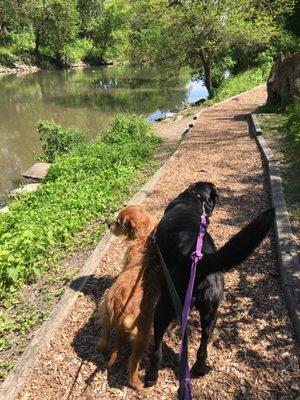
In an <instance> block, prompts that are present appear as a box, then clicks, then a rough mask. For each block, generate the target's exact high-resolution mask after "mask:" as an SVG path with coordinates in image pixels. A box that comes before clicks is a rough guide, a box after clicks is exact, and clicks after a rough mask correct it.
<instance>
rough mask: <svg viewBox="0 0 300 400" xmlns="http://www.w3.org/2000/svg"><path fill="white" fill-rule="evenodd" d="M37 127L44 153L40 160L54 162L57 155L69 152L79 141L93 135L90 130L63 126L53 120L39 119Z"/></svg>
mask: <svg viewBox="0 0 300 400" xmlns="http://www.w3.org/2000/svg"><path fill="white" fill-rule="evenodd" d="M36 129H37V131H38V134H39V135H40V139H41V141H42V148H43V154H42V155H41V156H40V157H39V159H40V160H43V161H47V162H53V161H54V160H55V158H56V157H57V156H61V155H63V154H65V153H69V152H70V150H71V149H72V148H74V147H75V146H77V145H78V144H79V143H83V142H86V141H88V139H90V137H91V133H90V132H89V131H82V130H79V129H77V128H73V127H71V128H62V127H61V126H60V125H56V124H54V123H51V122H46V121H38V122H37V124H36Z"/></svg>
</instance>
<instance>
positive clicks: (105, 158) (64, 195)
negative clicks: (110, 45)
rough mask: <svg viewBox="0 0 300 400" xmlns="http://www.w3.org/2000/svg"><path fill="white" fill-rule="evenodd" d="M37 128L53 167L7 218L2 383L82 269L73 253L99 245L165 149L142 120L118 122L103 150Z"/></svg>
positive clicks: (2, 242)
mask: <svg viewBox="0 0 300 400" xmlns="http://www.w3.org/2000/svg"><path fill="white" fill-rule="evenodd" d="M38 126H39V130H40V132H41V131H43V132H44V147H45V150H46V149H48V150H49V152H50V153H49V152H48V153H47V152H46V151H45V155H46V157H49V156H51V157H52V156H53V157H54V162H53V164H52V166H51V168H50V170H49V172H48V174H47V177H46V180H45V182H44V183H43V184H42V185H41V186H40V188H39V189H38V190H37V191H36V192H35V193H31V194H27V195H25V196H24V197H22V198H21V199H19V200H15V201H13V202H12V203H11V204H9V209H10V212H9V213H7V214H0V295H1V299H2V301H1V304H2V306H1V309H0V352H1V356H0V358H1V359H0V367H1V368H0V369H1V378H2V379H3V378H4V377H5V375H6V374H7V372H8V371H9V370H10V369H11V368H12V366H13V364H14V362H15V360H16V358H17V356H18V355H19V353H20V352H21V351H22V348H23V347H24V346H25V345H26V343H27V340H28V335H30V332H31V331H32V329H33V328H34V327H35V326H36V325H37V324H39V323H41V322H42V321H43V320H44V319H45V317H46V316H47V314H48V312H49V310H50V308H51V305H52V304H53V303H54V302H55V301H56V299H57V298H58V297H59V296H60V295H61V293H62V291H63V290H64V286H65V284H66V283H67V282H68V281H69V280H70V279H71V278H72V276H74V274H75V273H76V271H77V269H76V268H77V267H80V265H81V263H80V262H79V265H78V263H77V265H76V262H75V263H74V262H73V261H72V258H71V262H70V254H73V253H74V252H77V253H78V251H80V250H81V251H83V250H84V249H86V248H87V247H88V246H89V245H91V244H93V243H95V241H98V240H99V239H100V237H101V234H102V232H103V231H104V230H105V228H106V222H107V220H108V219H110V218H111V216H112V215H113V214H114V213H115V212H116V211H117V210H118V209H120V208H121V207H122V205H123V203H124V201H125V200H127V199H128V198H129V197H130V195H131V194H132V193H133V192H134V191H135V190H137V187H138V185H140V184H141V183H142V182H143V181H144V180H145V179H147V178H146V177H147V176H149V174H152V173H153V171H154V169H155V163H154V161H153V156H154V154H155V152H156V150H157V148H158V143H159V139H158V138H157V137H155V136H152V135H150V134H149V124H148V123H147V122H146V121H145V120H144V119H142V118H141V117H137V116H130V117H126V116H118V117H116V119H115V120H114V122H113V124H112V127H111V129H110V130H108V131H106V132H104V133H103V134H102V137H101V139H100V140H99V141H98V142H96V143H91V142H89V141H86V138H87V135H86V134H85V133H83V134H82V135H81V137H82V139H84V140H83V141H81V142H80V143H79V142H78V141H80V140H79V136H80V135H79V136H76V135H75V136H76V140H75V141H74V142H72V141H71V140H69V139H68V138H70V136H68V134H69V133H70V131H68V130H63V129H62V128H60V127H57V126H55V125H53V124H47V123H40V124H39V125H38ZM66 131H67V133H68V134H66ZM51 132H53V135H52V136H51V135H49V133H51ZM77 133H78V132H77ZM64 134H65V137H67V139H66V141H65V144H66V146H64V148H63V149H62V148H60V149H59V151H57V148H56V146H54V147H53V141H51V140H50V138H51V137H52V138H55V137H57V136H59V135H64ZM51 146H52V147H51ZM81 261H82V262H83V261H84V257H83V259H82V260H81Z"/></svg>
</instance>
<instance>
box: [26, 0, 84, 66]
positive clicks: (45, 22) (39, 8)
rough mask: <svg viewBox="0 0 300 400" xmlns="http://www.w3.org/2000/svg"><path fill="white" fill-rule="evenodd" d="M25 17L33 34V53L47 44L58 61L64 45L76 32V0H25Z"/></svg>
mask: <svg viewBox="0 0 300 400" xmlns="http://www.w3.org/2000/svg"><path fill="white" fill-rule="evenodd" d="M26 17H27V19H28V21H29V25H30V26H31V27H32V29H33V31H34V36H35V54H36V55H37V56H38V55H39V50H40V46H41V45H43V46H47V47H48V48H49V49H50V50H51V51H52V52H53V53H54V55H55V57H56V58H57V59H58V60H59V61H60V60H61V58H62V56H63V50H64V47H65V46H66V45H67V44H69V43H70V42H72V41H73V40H74V39H75V37H76V34H77V28H78V11H77V2H76V0H68V1H66V0H27V2H26Z"/></svg>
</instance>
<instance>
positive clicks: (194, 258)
mask: <svg viewBox="0 0 300 400" xmlns="http://www.w3.org/2000/svg"><path fill="white" fill-rule="evenodd" d="M202 257H203V254H202V253H201V251H197V250H195V251H194V252H193V253H192V254H191V259H192V260H193V261H195V260H196V258H198V259H199V260H201V258H202Z"/></svg>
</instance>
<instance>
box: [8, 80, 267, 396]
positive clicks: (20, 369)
mask: <svg viewBox="0 0 300 400" xmlns="http://www.w3.org/2000/svg"><path fill="white" fill-rule="evenodd" d="M260 86H262V85H259V86H257V87H260ZM257 87H256V88H257ZM256 88H252V89H249V90H246V91H245V92H242V93H239V94H237V95H235V96H232V97H229V98H227V99H225V100H222V101H220V102H219V103H216V104H213V105H212V106H209V108H212V107H215V106H218V105H220V104H223V103H226V102H229V101H231V100H233V99H236V98H237V97H240V96H241V95H243V94H245V93H247V92H250V91H251V90H254V89H256ZM206 109H207V107H204V108H202V109H200V111H198V112H197V113H196V114H195V117H197V118H196V119H198V118H199V116H200V115H201V113H202V112H204V111H205V110H206ZM192 127H193V124H191V126H190V127H189V128H187V129H186V131H185V132H184V137H183V140H182V142H181V143H183V142H185V141H186V139H187V138H188V132H189V130H190V129H191V128H192ZM179 151H180V146H179V148H178V149H177V150H176V151H175V152H174V153H173V154H172V156H171V157H170V158H169V159H168V160H167V161H166V163H165V164H164V165H163V166H162V167H161V168H160V169H159V170H158V171H157V172H156V173H155V174H154V175H153V177H152V178H151V179H150V180H149V181H147V182H146V184H145V185H144V186H143V187H142V188H141V189H140V190H139V191H138V192H137V193H136V194H135V195H134V196H133V197H132V198H131V199H130V200H129V201H128V202H127V204H140V203H142V202H143V201H144V200H145V198H146V197H147V196H148V194H149V193H150V191H151V190H152V188H153V187H154V186H155V184H156V182H157V181H158V180H159V178H160V177H161V175H162V174H163V172H164V170H165V168H166V165H167V163H169V162H171V161H172V160H173V159H174V158H175V157H178V153H179ZM112 238H113V235H112V234H111V233H110V232H107V233H105V234H104V236H103V238H102V239H101V241H100V242H99V244H98V245H97V246H96V248H95V249H94V251H93V253H92V254H91V255H90V257H89V258H88V259H87V261H86V262H85V264H84V265H83V267H82V269H81V270H80V272H79V274H77V276H76V277H75V278H74V279H78V278H82V279H81V280H78V281H80V285H78V286H77V287H76V291H75V290H73V289H72V288H68V289H67V290H66V292H65V293H64V294H63V296H62V298H61V299H60V300H59V301H58V302H57V303H56V305H55V306H54V308H53V309H52V311H51V313H50V315H49V317H48V319H47V320H46V321H45V322H44V323H43V324H42V326H41V327H40V328H39V330H38V331H37V332H36V333H35V336H34V338H33V339H32V341H31V342H30V343H29V345H28V346H27V348H26V350H25V351H24V352H23V354H22V355H21V357H20V359H19V360H18V362H17V363H16V365H15V366H14V368H13V369H12V370H11V372H10V373H9V374H8V376H7V377H6V379H5V380H4V382H3V383H2V384H1V386H0V400H14V399H15V398H16V396H17V395H18V392H19V390H20V389H21V386H22V385H23V383H24V381H25V379H26V377H27V376H28V375H29V373H30V371H31V370H32V369H33V368H34V366H35V365H36V363H37V361H38V359H39V357H40V355H41V354H42V352H43V350H44V348H45V347H46V346H47V344H48V343H49V342H50V340H51V339H52V337H53V336H54V334H55V333H56V331H57V330H58V328H59V326H60V325H61V323H62V322H63V320H64V318H65V317H66V316H67V314H68V313H69V311H70V309H71V307H72V306H73V304H74V303H75V301H76V300H77V298H78V296H79V293H80V291H81V290H82V289H83V288H84V286H85V284H86V283H87V281H88V279H89V277H90V275H91V274H92V273H93V271H94V270H95V268H96V267H97V265H98V262H99V261H100V259H101V257H102V256H103V255H104V253H105V251H106V250H107V249H108V246H109V244H110V242H111V240H112Z"/></svg>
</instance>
